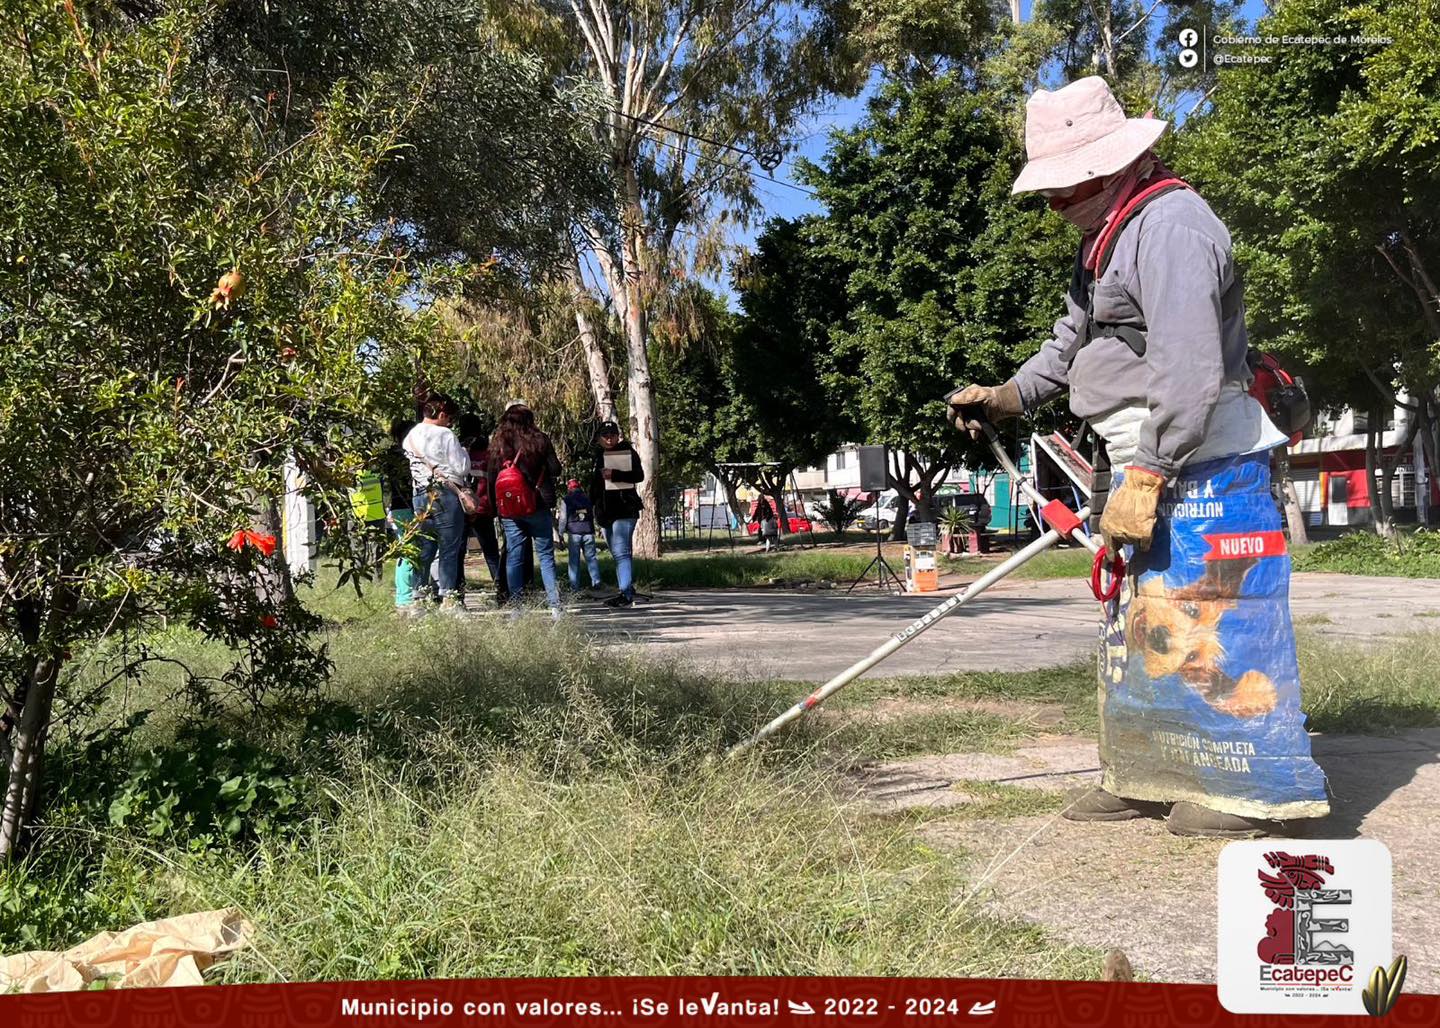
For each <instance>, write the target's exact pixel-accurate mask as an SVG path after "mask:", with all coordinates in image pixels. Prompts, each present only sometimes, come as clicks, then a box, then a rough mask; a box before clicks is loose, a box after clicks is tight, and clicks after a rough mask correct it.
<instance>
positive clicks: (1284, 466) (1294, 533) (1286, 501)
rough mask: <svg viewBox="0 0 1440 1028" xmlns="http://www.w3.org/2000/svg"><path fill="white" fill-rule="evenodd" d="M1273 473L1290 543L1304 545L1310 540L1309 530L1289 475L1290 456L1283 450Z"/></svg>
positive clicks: (1293, 483) (1298, 496)
mask: <svg viewBox="0 0 1440 1028" xmlns="http://www.w3.org/2000/svg"><path fill="white" fill-rule="evenodd" d="M1275 474H1276V476H1277V478H1278V485H1279V487H1280V509H1281V510H1282V511H1284V512H1285V527H1286V529H1287V530H1288V531H1289V533H1290V545H1291V546H1304V545H1305V544H1306V543H1308V542H1309V541H1310V530H1309V528H1308V527H1307V526H1306V524H1305V512H1304V511H1303V510H1301V509H1300V495H1299V494H1298V493H1297V492H1296V491H1295V482H1294V480H1293V479H1291V477H1290V458H1289V457H1287V456H1285V453H1284V451H1283V450H1282V451H1281V456H1280V457H1279V459H1277V460H1276V461H1275Z"/></svg>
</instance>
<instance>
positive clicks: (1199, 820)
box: [1165, 800, 1274, 839]
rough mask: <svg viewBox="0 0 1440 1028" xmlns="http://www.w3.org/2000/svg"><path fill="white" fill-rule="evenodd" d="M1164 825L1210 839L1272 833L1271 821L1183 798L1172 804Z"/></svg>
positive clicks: (1257, 835) (1174, 831)
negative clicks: (1225, 810) (1232, 812)
mask: <svg viewBox="0 0 1440 1028" xmlns="http://www.w3.org/2000/svg"><path fill="white" fill-rule="evenodd" d="M1165 827H1166V828H1168V829H1170V831H1171V833H1172V834H1174V835H1191V836H1200V837H1203V838H1210V839H1258V838H1260V837H1262V836H1265V835H1269V834H1271V832H1272V830H1273V827H1274V826H1273V825H1272V824H1271V823H1270V822H1269V821H1260V820H1257V819H1255V818H1250V817H1241V816H1239V815H1238V814H1225V813H1222V812H1221V811H1218V810H1211V809H1210V808H1209V807H1202V806H1201V805H1200V804H1198V803H1191V802H1189V801H1187V800H1181V801H1180V802H1178V803H1176V804H1175V805H1174V806H1173V807H1171V808H1170V816H1169V817H1167V818H1166V819H1165Z"/></svg>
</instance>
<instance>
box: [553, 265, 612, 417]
mask: <svg viewBox="0 0 1440 1028" xmlns="http://www.w3.org/2000/svg"><path fill="white" fill-rule="evenodd" d="M565 272H566V274H565V277H566V279H567V280H568V282H569V283H570V292H571V295H572V296H573V297H574V303H575V328H576V330H577V331H578V332H579V334H580V348H581V349H582V350H584V351H585V367H586V369H587V370H588V372H589V376H588V377H589V379H590V395H591V397H592V398H593V399H594V401H595V416H596V418H597V419H599V420H600V421H616V420H618V418H617V417H616V411H615V390H614V389H613V388H612V387H611V385H610V362H609V361H607V360H606V359H605V351H604V349H603V348H602V347H601V345H600V333H599V332H597V331H596V330H595V323H594V322H592V321H591V320H590V313H589V311H588V310H587V309H586V304H587V303H588V301H589V299H590V294H589V293H588V292H586V290H585V283H584V280H583V279H582V278H581V277H580V256H579V254H576V253H573V252H572V253H571V262H570V265H569V267H567V268H566V269H565Z"/></svg>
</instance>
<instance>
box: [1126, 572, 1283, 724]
mask: <svg viewBox="0 0 1440 1028" xmlns="http://www.w3.org/2000/svg"><path fill="white" fill-rule="evenodd" d="M1256 563H1257V561H1255V560H1221V561H1214V562H1212V563H1210V564H1208V565H1207V566H1206V568H1205V574H1204V575H1203V576H1202V577H1201V578H1199V579H1197V580H1196V581H1194V582H1192V583H1190V584H1188V585H1184V586H1179V587H1177V588H1173V589H1167V588H1166V587H1165V581H1164V577H1163V576H1162V575H1155V576H1154V577H1152V578H1148V579H1146V580H1145V581H1143V582H1141V583H1140V587H1139V589H1138V590H1137V591H1136V594H1135V597H1134V599H1133V600H1132V601H1131V604H1130V611H1129V616H1128V617H1127V619H1126V626H1125V627H1126V636H1127V639H1126V641H1127V644H1128V645H1129V646H1130V647H1133V649H1134V650H1135V651H1138V652H1140V653H1142V654H1144V658H1145V674H1146V675H1147V676H1148V677H1150V678H1151V679H1152V680H1153V679H1158V678H1163V677H1165V676H1167V675H1178V676H1179V678H1180V680H1181V681H1182V682H1184V683H1185V685H1186V686H1188V687H1189V688H1190V689H1192V690H1194V692H1195V693H1197V694H1198V695H1199V696H1200V698H1201V699H1203V700H1204V701H1205V702H1206V703H1207V704H1208V705H1209V706H1210V707H1211V708H1213V709H1214V710H1217V711H1220V712H1222V713H1225V714H1229V715H1231V716H1233V717H1236V718H1253V717H1261V716H1263V715H1265V714H1268V713H1270V712H1271V711H1273V710H1274V709H1275V704H1276V698H1277V695H1276V689H1275V683H1274V682H1273V681H1272V680H1271V679H1270V677H1269V676H1268V675H1266V674H1265V673H1264V672H1261V671H1255V670H1250V671H1245V672H1243V673H1242V674H1241V675H1240V676H1239V677H1238V678H1237V677H1232V676H1231V675H1230V674H1229V673H1227V672H1226V670H1225V667H1224V662H1225V657H1226V650H1225V646H1224V644H1223V643H1222V642H1221V639H1220V619H1221V618H1223V617H1224V616H1225V613H1226V612H1227V611H1230V610H1234V609H1235V607H1236V606H1237V604H1238V602H1239V598H1240V593H1241V589H1242V587H1243V586H1244V583H1245V576H1246V575H1247V574H1249V572H1250V570H1251V568H1253V567H1254V566H1255V565H1256Z"/></svg>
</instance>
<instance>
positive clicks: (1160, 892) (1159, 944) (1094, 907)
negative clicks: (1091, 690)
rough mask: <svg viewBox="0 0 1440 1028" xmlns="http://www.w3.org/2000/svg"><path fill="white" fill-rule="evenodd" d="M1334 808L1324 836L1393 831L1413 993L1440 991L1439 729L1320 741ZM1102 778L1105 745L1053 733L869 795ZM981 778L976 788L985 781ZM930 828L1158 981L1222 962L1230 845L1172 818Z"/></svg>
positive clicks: (1207, 970) (927, 798) (1079, 939)
mask: <svg viewBox="0 0 1440 1028" xmlns="http://www.w3.org/2000/svg"><path fill="white" fill-rule="evenodd" d="M1314 751H1315V756H1316V759H1317V760H1318V761H1319V763H1320V764H1321V766H1322V767H1324V769H1325V772H1326V774H1327V775H1328V776H1329V778H1330V783H1331V788H1332V790H1333V793H1334V797H1333V800H1332V803H1333V807H1334V811H1335V813H1334V814H1333V815H1332V817H1331V818H1329V819H1328V820H1327V821H1326V822H1324V823H1323V824H1318V825H1316V826H1314V827H1313V828H1312V829H1311V834H1313V836H1314V837H1317V838H1331V839H1334V838H1339V839H1345V838H1354V837H1357V836H1359V837H1366V838H1376V839H1380V840H1382V841H1383V842H1385V844H1386V845H1387V846H1389V847H1390V852H1391V855H1392V857H1393V858H1394V868H1395V883H1394V885H1395V892H1394V925H1395V952H1396V953H1405V954H1408V955H1409V957H1410V968H1411V970H1410V978H1409V984H1408V985H1407V989H1413V990H1414V991H1416V992H1432V993H1433V992H1436V991H1440V936H1437V933H1436V932H1435V931H1434V927H1433V925H1434V924H1435V922H1436V919H1437V917H1440V861H1437V860H1436V857H1435V854H1436V853H1437V852H1440V817H1437V812H1440V763H1437V758H1440V729H1416V730H1411V731H1407V732H1404V733H1401V734H1399V735H1396V736H1391V737H1373V736H1352V735H1335V736H1320V735H1317V736H1314ZM1098 777H1099V759H1098V756H1097V754H1096V749H1095V744H1094V741H1093V740H1090V739H1081V738H1074V737H1068V736H1052V737H1048V738H1043V739H1040V740H1037V741H1036V742H1034V743H1032V744H1030V745H1026V746H1022V747H1020V748H1019V749H1017V750H1016V751H1015V752H1014V753H1012V754H1007V755H996V754H952V755H948V756H936V757H922V758H918V759H914V760H906V761H897V762H893V763H887V764H883V765H878V766H876V767H873V768H869V769H866V770H865V771H864V772H863V773H862V774H861V775H860V776H859V777H858V779H857V782H856V784H857V785H858V786H859V789H860V796H861V797H862V798H863V799H864V800H866V801H867V802H870V803H873V804H876V805H878V806H879V807H880V808H881V809H895V808H900V807H914V806H946V807H949V806H960V807H963V805H964V804H965V803H966V802H969V798H968V796H967V793H966V786H967V784H968V783H973V782H993V783H998V784H1001V785H1009V786H1017V787H1022V788H1029V789H1041V790H1047V791H1054V792H1058V791H1062V790H1064V789H1067V788H1069V787H1071V786H1074V785H1077V784H1084V783H1087V782H1092V781H1095V780H1096V779H1098ZM973 788H974V787H973V785H972V786H971V789H972V790H973ZM925 831H926V832H927V833H928V834H929V835H930V836H931V837H932V838H933V839H934V841H936V842H937V843H940V844H943V845H947V846H950V847H953V848H954V849H955V850H956V852H957V853H958V854H961V859H963V860H965V861H966V862H967V864H968V865H969V867H970V869H971V873H972V875H973V877H974V880H975V881H976V883H977V888H979V889H980V890H981V895H983V896H984V897H986V899H987V900H988V901H989V902H991V903H993V904H994V905H995V906H996V907H997V908H998V909H1000V910H1002V911H1004V912H1005V913H1007V914H1012V915H1017V916H1020V917H1024V918H1027V919H1030V920H1033V921H1035V922H1037V923H1039V924H1041V925H1044V926H1045V927H1046V928H1047V929H1048V930H1050V931H1051V932H1052V933H1053V934H1054V935H1055V936H1056V937H1058V938H1060V939H1064V940H1066V941H1069V942H1074V943H1080V944H1084V945H1087V946H1093V947H1097V948H1101V949H1105V948H1109V947H1111V946H1118V947H1120V948H1121V949H1123V950H1124V951H1125V952H1126V953H1127V954H1128V955H1129V957H1130V959H1131V961H1132V962H1133V963H1134V965H1135V967H1136V968H1137V970H1139V971H1140V972H1141V973H1143V974H1145V975H1148V976H1150V977H1151V978H1153V979H1156V980H1158V981H1165V982H1208V981H1213V980H1214V969H1215V861H1216V856H1217V855H1218V853H1219V851H1220V849H1221V847H1222V846H1223V845H1224V843H1223V842H1212V841H1208V840H1200V839H1181V838H1178V837H1176V836H1173V835H1170V834H1169V833H1168V832H1167V831H1165V827H1164V824H1163V823H1162V822H1160V821H1155V820H1148V819H1140V820H1135V821H1127V822H1121V823H1117V824H1078V823H1075V822H1071V821H1065V820H1064V819H1062V818H1060V817H1059V816H1058V815H1053V814H1050V815H1043V816H1031V817H1018V818H1011V819H1002V820H966V819H964V818H953V819H950V818H944V819H939V820H937V821H934V822H932V823H931V824H929V825H928V826H927V827H926V828H925Z"/></svg>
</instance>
